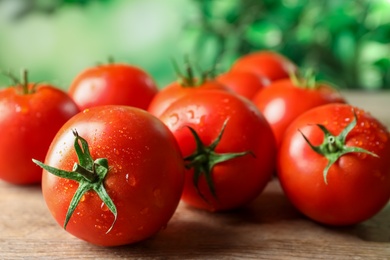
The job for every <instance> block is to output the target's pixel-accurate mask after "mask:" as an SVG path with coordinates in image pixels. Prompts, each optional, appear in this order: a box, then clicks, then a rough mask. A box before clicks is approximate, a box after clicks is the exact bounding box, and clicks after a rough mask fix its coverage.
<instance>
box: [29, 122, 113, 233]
mask: <svg viewBox="0 0 390 260" xmlns="http://www.w3.org/2000/svg"><path fill="white" fill-rule="evenodd" d="M73 134H74V136H75V142H74V148H75V150H76V154H77V157H78V161H79V163H75V164H74V166H73V169H72V171H64V170H60V169H57V168H54V167H51V166H49V165H45V164H43V163H42V162H40V161H38V160H35V159H33V162H34V163H36V164H37V165H39V166H40V167H42V168H43V169H45V170H46V171H48V172H50V173H52V174H54V175H56V176H58V177H61V178H65V179H70V180H74V181H77V182H78V183H79V187H78V188H77V190H76V192H75V194H74V195H73V198H72V200H71V202H70V205H69V208H68V211H67V213H66V217H65V221H64V229H66V226H67V224H68V222H69V220H70V218H71V216H72V215H73V212H74V211H75V209H76V207H77V205H78V204H79V202H80V200H81V198H82V197H83V195H84V194H85V193H86V192H87V191H90V190H94V191H95V192H96V193H97V194H98V195H99V197H100V199H101V200H102V201H103V202H104V204H105V205H106V206H107V208H108V209H109V210H110V211H111V212H112V214H113V215H114V221H113V223H112V224H111V227H110V228H109V229H108V230H107V232H106V233H108V232H110V231H111V229H112V228H113V226H114V224H115V222H116V219H117V215H118V213H117V209H116V206H115V204H114V202H113V201H112V199H111V198H110V196H109V195H108V193H107V191H106V189H105V187H104V179H105V178H106V175H107V173H108V171H109V166H108V161H107V159H105V158H99V159H96V160H95V161H93V159H92V156H91V154H90V152H89V146H88V143H87V141H86V140H85V139H84V138H82V137H81V136H79V135H78V133H77V131H75V130H74V131H73ZM79 141H80V142H81V146H80V144H79Z"/></svg>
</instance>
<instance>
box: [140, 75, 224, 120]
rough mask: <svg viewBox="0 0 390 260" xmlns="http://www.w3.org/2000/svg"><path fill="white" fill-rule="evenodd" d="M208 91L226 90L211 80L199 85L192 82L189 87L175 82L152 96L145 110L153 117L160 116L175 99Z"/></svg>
mask: <svg viewBox="0 0 390 260" xmlns="http://www.w3.org/2000/svg"><path fill="white" fill-rule="evenodd" d="M210 89H217V90H227V89H226V87H225V86H223V85H222V84H221V83H219V82H217V81H215V80H211V79H205V80H204V81H201V83H199V82H198V83H196V82H194V83H192V84H190V85H188V84H184V85H183V83H182V82H179V81H175V82H173V83H171V84H169V85H168V86H166V87H164V88H163V89H161V90H160V91H159V93H157V94H156V95H155V96H154V98H153V99H152V101H151V102H150V104H149V107H148V109H147V110H148V112H149V113H151V114H153V115H155V116H160V115H161V114H162V113H163V112H164V111H165V110H166V109H167V108H168V107H169V106H170V105H171V104H172V103H173V102H174V101H176V100H177V99H179V98H181V97H183V96H185V95H188V94H191V95H192V94H193V93H195V92H198V91H203V90H210Z"/></svg>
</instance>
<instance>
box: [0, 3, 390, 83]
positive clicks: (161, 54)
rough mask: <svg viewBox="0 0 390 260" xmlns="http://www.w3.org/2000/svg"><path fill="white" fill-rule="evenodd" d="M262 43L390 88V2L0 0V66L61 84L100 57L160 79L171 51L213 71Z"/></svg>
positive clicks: (330, 76) (168, 71) (348, 78)
mask: <svg viewBox="0 0 390 260" xmlns="http://www.w3.org/2000/svg"><path fill="white" fill-rule="evenodd" d="M262 49H271V50H275V51H278V52H280V53H282V54H284V55H286V56H287V57H289V58H290V59H291V60H292V61H294V62H295V63H296V64H298V65H299V66H300V67H301V68H309V67H310V68H313V69H314V70H315V71H316V72H317V74H318V77H319V78H320V79H324V80H328V81H330V82H332V83H334V84H335V85H337V86H338V87H340V88H342V89H359V90H380V89H390V0H355V1H342V0H316V1H314V0H306V1H305V0H261V1H260V0H112V1H110V0H0V68H1V69H2V70H5V71H11V72H13V73H14V74H17V73H19V71H20V69H21V68H26V69H28V70H29V73H30V74H29V75H30V80H32V81H45V82H50V83H52V84H55V85H57V86H58V87H60V88H63V89H67V88H68V86H69V84H70V82H71V81H72V79H73V78H74V77H75V76H76V75H77V74H78V73H79V72H80V71H81V70H83V69H84V68H86V67H89V66H94V65H95V64H97V63H101V62H106V61H107V59H108V57H109V56H112V57H113V58H114V59H115V60H116V61H118V62H126V63H130V64H134V65H137V66H140V67H142V68H143V69H144V70H146V71H147V72H148V73H150V74H151V75H152V76H153V77H154V79H155V80H156V82H157V83H158V85H159V87H163V86H165V85H166V84H168V83H169V82H171V81H173V80H175V73H174V71H173V68H172V65H171V59H172V58H175V59H177V60H179V61H180V60H183V57H184V56H185V55H189V57H190V59H192V60H195V62H197V63H198V64H199V65H200V66H202V67H203V68H205V69H209V68H211V67H212V66H213V65H214V64H217V69H218V71H220V72H222V71H225V70H227V69H228V68H229V67H230V65H231V64H232V62H233V61H234V60H235V59H236V58H237V57H239V56H240V55H243V54H246V53H249V52H252V51H256V50H262ZM10 83H11V81H10V80H9V79H8V78H7V77H5V76H0V86H6V85H9V84H10Z"/></svg>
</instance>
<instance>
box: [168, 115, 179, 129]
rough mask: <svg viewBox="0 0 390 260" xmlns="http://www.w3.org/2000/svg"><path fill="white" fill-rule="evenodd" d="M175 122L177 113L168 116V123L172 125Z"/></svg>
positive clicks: (177, 119)
mask: <svg viewBox="0 0 390 260" xmlns="http://www.w3.org/2000/svg"><path fill="white" fill-rule="evenodd" d="M177 122H179V115H178V114H172V115H170V116H169V120H168V124H169V125H171V126H173V125H175V124H176V123H177Z"/></svg>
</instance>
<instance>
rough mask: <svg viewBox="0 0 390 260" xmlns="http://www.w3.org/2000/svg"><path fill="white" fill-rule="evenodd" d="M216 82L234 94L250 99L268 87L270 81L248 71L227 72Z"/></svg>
mask: <svg viewBox="0 0 390 260" xmlns="http://www.w3.org/2000/svg"><path fill="white" fill-rule="evenodd" d="M217 81H218V82H220V83H221V84H223V85H224V86H225V87H227V88H228V89H230V90H232V91H233V92H234V93H236V94H238V95H241V96H243V97H246V98H248V99H252V98H253V97H254V95H255V94H256V93H257V92H258V91H259V90H261V89H263V88H265V87H266V86H268V85H269V84H270V83H271V81H270V80H269V79H268V78H266V77H264V76H258V75H255V74H253V73H252V72H249V71H228V72H226V73H223V74H221V75H219V76H218V77H217Z"/></svg>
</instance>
